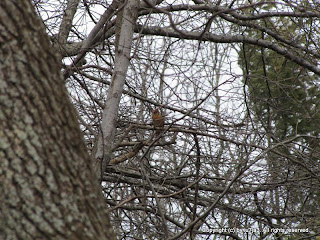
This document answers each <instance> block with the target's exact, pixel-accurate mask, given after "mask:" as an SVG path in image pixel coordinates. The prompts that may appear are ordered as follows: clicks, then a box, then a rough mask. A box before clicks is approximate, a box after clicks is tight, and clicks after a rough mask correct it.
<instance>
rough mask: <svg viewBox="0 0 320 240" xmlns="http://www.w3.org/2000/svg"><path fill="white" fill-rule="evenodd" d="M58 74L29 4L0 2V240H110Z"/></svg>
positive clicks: (13, 0)
mask: <svg viewBox="0 0 320 240" xmlns="http://www.w3.org/2000/svg"><path fill="white" fill-rule="evenodd" d="M60 69H61V68H60V66H59V64H58V61H57V57H56V56H55V55H54V53H53V51H52V47H51V45H50V43H49V39H48V37H47V36H46V34H45V30H44V27H43V25H42V23H41V21H40V20H39V19H38V17H37V16H36V14H35V11H34V9H33V7H32V5H31V3H30V1H28V0H2V1H0V159H1V160H0V202H1V204H0V239H115V236H114V234H113V232H112V228H111V224H110V222H109V219H108V217H107V215H106V213H105V211H104V209H105V206H104V202H103V198H102V195H101V192H100V191H99V187H98V184H97V183H96V180H95V177H94V174H93V171H92V164H91V161H90V157H89V156H88V154H87V151H86V147H85V144H84V141H83V136H82V135H81V132H80V129H79V125H78V123H77V118H76V113H75V110H74V109H73V107H72V104H71V103H70V101H69V99H68V95H67V91H66V89H65V87H64V83H63V78H62V75H61V73H60Z"/></svg>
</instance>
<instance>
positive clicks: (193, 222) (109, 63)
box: [34, 0, 320, 239]
mask: <svg viewBox="0 0 320 240" xmlns="http://www.w3.org/2000/svg"><path fill="white" fill-rule="evenodd" d="M34 6H35V8H36V10H37V12H38V14H39V16H40V17H41V18H42V21H43V23H44V25H45V26H46V30H47V33H48V35H49V37H50V39H51V42H52V46H53V48H54V49H55V50H56V51H57V52H59V54H60V58H61V60H62V63H63V64H62V69H61V71H62V72H63V75H64V78H65V84H66V87H67V90H68V91H69V96H70V98H71V100H72V102H73V104H74V106H75V108H76V109H77V112H78V120H79V122H80V128H81V130H82V131H83V133H84V138H85V142H86V145H87V150H88V152H89V153H90V154H91V157H92V159H91V160H90V162H93V163H96V162H98V163H99V164H98V165H97V166H98V169H97V170H98V171H97V172H98V173H97V175H98V177H99V178H101V181H102V182H101V186H102V189H103V193H104V197H105V202H106V206H105V209H107V211H108V212H109V213H110V216H111V221H112V223H113V224H114V225H115V226H116V227H115V228H116V229H117V233H118V236H119V238H120V239H179V238H180V239H207V238H209V239H214V238H215V239H221V237H225V238H229V239H266V238H270V239H286V238H289V237H292V238H294V239H299V238H311V237H312V236H316V235H317V234H319V230H318V229H319V227H318V225H319V224H318V222H319V220H318V219H319V215H320V213H319V210H318V209H320V208H319V196H318V193H319V180H320V178H319V159H318V157H317V156H319V155H318V154H319V153H318V150H317V147H315V146H318V143H319V136H318V135H317V134H300V133H299V132H298V131H295V129H291V128H290V129H289V130H290V135H289V134H283V135H282V136H281V137H280V136H279V135H276V134H273V133H274V132H275V130H274V128H275V126H274V124H273V123H274V120H275V119H270V121H269V123H268V124H265V122H264V121H262V120H264V119H265V118H264V115H263V116H262V115H261V116H259V114H257V111H254V108H253V106H254V105H253V102H252V99H253V95H252V92H250V91H249V90H250V89H249V85H248V83H250V81H251V80H252V79H260V78H261V79H263V81H264V83H265V82H268V81H269V83H270V84H271V83H273V84H275V85H276V86H280V87H281V86H283V82H281V80H278V79H280V78H277V79H276V78H274V79H270V78H269V79H268V78H266V76H265V75H263V74H262V75H261V76H256V75H257V74H258V73H259V72H254V71H252V69H250V68H249V67H248V68H247V69H246V64H242V65H241V64H238V63H239V62H241V61H242V63H243V62H245V63H247V65H248V66H249V65H250V64H253V63H252V61H251V58H250V56H243V52H244V51H243V50H244V49H253V47H254V49H259V50H260V52H262V53H263V52H264V53H266V52H268V53H269V52H272V54H270V56H273V57H274V58H280V56H281V59H284V60H282V63H283V64H282V65H281V66H277V70H275V71H274V72H275V73H278V72H279V71H280V70H281V67H282V68H283V66H284V64H286V63H287V62H289V63H290V64H288V65H290V66H296V67H295V69H293V70H292V72H295V73H298V72H300V73H301V74H296V78H297V79H298V80H299V81H302V80H301V79H302V78H301V76H302V75H303V76H304V77H308V76H309V77H310V79H313V82H312V83H313V84H314V85H317V84H318V82H317V80H318V79H319V77H318V76H319V75H320V69H319V67H318V63H319V57H320V52H319V44H318V43H319V40H320V39H319V16H320V12H319V3H318V2H317V1H315V0H314V1H286V0H281V1H245V0H237V1H232V0H230V1H229V0H228V1H219V0H216V1H201V0H195V1H172V2H169V1H154V0H153V1H151V0H142V1H140V2H139V1H116V0H114V1H99V0H98V1H90V0H84V1H67V2H64V1H55V2H54V4H53V3H52V2H50V4H48V3H47V2H46V1H41V0H38V1H34ZM130 9H131V10H130ZM128 11H129V12H130V14H129V13H128ZM131 31H133V32H131ZM245 53H247V52H245ZM239 54H242V57H243V59H242V60H241V59H239ZM262 55H263V54H262ZM263 56H267V55H266V54H264V55H263ZM121 59H124V61H122V60H121ZM250 61H251V62H250ZM271 61H272V60H271ZM278 61H279V60H278V59H277V61H274V62H275V63H276V62H278ZM256 62H257V63H261V64H264V63H263V61H262V60H261V61H260V62H259V61H256ZM279 62H280V61H279ZM240 66H241V67H242V69H241V68H240ZM267 66H268V65H267V64H264V68H265V70H268V71H270V69H267ZM286 66H287V65H286ZM279 69H280V70H279ZM256 84H257V86H259V82H258V83H256ZM305 87H306V88H309V87H312V86H311V85H310V84H309V85H305ZM289 89H290V88H289V87H288V86H285V87H282V88H281V90H283V92H284V94H283V95H281V97H283V98H285V97H290V96H292V94H290V93H289V92H288V91H290V90H289ZM286 93H287V94H286ZM316 96H318V95H317V93H316V92H315V93H314V96H312V94H311V95H310V94H309V95H308V96H307V97H309V98H312V97H316ZM110 99H114V100H115V101H114V102H112V101H110ZM256 99H258V98H256ZM260 99H262V100H265V99H264V98H262V96H261V98H260ZM270 99H271V98H270ZM291 100H292V99H291ZM291 100H290V101H291ZM283 102H285V99H283ZM300 105H301V106H303V104H301V103H299V104H297V106H296V108H297V107H298V106H300ZM156 108H158V109H159V110H160V111H161V113H162V115H163V116H164V117H165V126H164V129H156V128H155V127H154V126H153V124H152V121H151V113H152V111H153V110H154V109H156ZM317 108H318V106H313V113H314V112H315V114H311V115H310V116H308V117H310V119H311V120H313V119H314V121H318V119H316V116H317V114H316V113H317V112H318V110H317ZM111 109H113V110H111ZM282 110H283V109H281V106H279V108H278V109H276V112H277V113H279V114H281V111H282ZM266 111H267V110H266ZM261 114H263V113H261ZM290 114H296V113H294V112H293V113H290ZM269 116H272V115H271V114H269ZM296 117H297V118H298V119H299V121H300V120H301V116H299V117H298V116H296ZM108 118H109V119H110V121H107V119H108ZM270 118H271V117H270ZM315 125H316V124H314V126H315ZM290 126H291V125H290ZM159 130H161V133H160V134H159V135H157V134H155V133H156V132H159ZM310 132H313V133H315V132H316V131H310ZM291 133H292V134H291ZM83 148H84V147H83ZM82 151H85V149H82ZM271 160H272V161H271ZM101 162H102V164H101ZM271 162H272V166H271V165H270V163H271ZM87 163H88V162H87ZM107 164H108V165H107ZM99 171H100V172H99ZM79 181H80V182H81V181H83V179H79ZM96 184H97V185H98V184H99V183H98V181H97V182H96ZM93 201H94V200H93ZM93 204H95V202H94V203H93ZM230 229H231V230H230ZM235 229H238V230H239V231H235ZM272 229H284V230H285V229H287V230H288V229H289V230H290V229H293V230H296V232H294V233H290V232H288V231H287V232H277V233H276V232H274V231H272ZM232 230H234V231H232ZM298 230H299V232H297V231H298ZM246 231H247V232H246Z"/></svg>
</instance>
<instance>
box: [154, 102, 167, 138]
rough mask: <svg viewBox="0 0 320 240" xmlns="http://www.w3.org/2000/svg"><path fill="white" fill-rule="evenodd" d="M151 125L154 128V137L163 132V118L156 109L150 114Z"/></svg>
mask: <svg viewBox="0 0 320 240" xmlns="http://www.w3.org/2000/svg"><path fill="white" fill-rule="evenodd" d="M152 121H153V125H154V126H155V127H156V135H159V134H160V133H161V132H162V131H163V127H164V117H163V116H162V114H161V112H160V111H159V109H158V108H156V109H154V110H153V112H152Z"/></svg>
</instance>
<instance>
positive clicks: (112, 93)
mask: <svg viewBox="0 0 320 240" xmlns="http://www.w3.org/2000/svg"><path fill="white" fill-rule="evenodd" d="M138 9H139V0H132V1H127V2H126V5H125V6H124V9H123V10H122V11H120V12H119V13H118V16H117V18H118V19H117V26H119V31H118V32H117V33H116V34H117V36H116V38H117V39H116V57H115V66H114V71H113V75H112V81H111V85H110V88H109V91H108V96H107V101H106V105H105V108H104V110H103V116H102V123H101V134H100V136H99V138H98V143H97V146H96V148H95V149H96V151H95V166H96V175H97V177H98V178H101V177H102V175H103V172H104V171H105V169H106V167H107V165H108V163H109V161H110V160H111V154H112V146H113V143H114V137H115V132H116V124H117V118H118V110H119V103H120V99H121V95H122V90H123V86H124V84H125V79H126V74H127V70H128V66H129V60H130V51H131V44H132V38H133V32H134V27H135V22H136V19H137V15H138ZM123 16H125V17H123Z"/></svg>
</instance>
